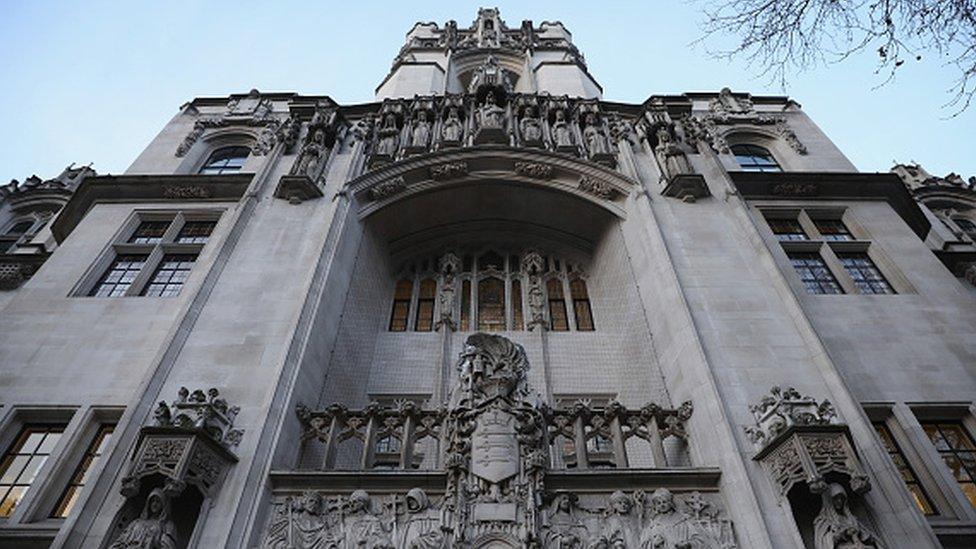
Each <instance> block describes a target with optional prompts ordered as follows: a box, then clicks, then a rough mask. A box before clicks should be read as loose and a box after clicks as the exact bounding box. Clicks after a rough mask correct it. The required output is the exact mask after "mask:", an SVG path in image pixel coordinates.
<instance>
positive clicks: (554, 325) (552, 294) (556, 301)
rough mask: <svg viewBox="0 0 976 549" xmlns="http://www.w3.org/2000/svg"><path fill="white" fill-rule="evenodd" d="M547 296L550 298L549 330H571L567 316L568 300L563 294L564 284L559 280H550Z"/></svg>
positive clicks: (547, 285) (547, 283) (547, 286)
mask: <svg viewBox="0 0 976 549" xmlns="http://www.w3.org/2000/svg"><path fill="white" fill-rule="evenodd" d="M546 294H547V295H548V297H549V329H550V330H552V331H554V332H565V331H568V330H569V318H568V317H567V315H566V298H565V296H564V294H563V283H562V281H561V280H559V279H558V278H550V279H549V281H548V282H546Z"/></svg>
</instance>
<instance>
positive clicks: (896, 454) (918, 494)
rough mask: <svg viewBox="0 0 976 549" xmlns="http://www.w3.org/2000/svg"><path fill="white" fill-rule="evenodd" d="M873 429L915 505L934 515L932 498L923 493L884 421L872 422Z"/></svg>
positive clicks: (923, 511)
mask: <svg viewBox="0 0 976 549" xmlns="http://www.w3.org/2000/svg"><path fill="white" fill-rule="evenodd" d="M874 429H875V430H876V431H877V432H878V436H879V437H880V438H881V444H882V445H884V447H885V450H887V452H888V455H889V456H891V461H893V462H894V463H895V467H897V468H898V472H899V473H900V474H901V479H902V480H903V481H905V486H906V487H907V488H908V491H909V493H911V494H912V498H913V499H914V500H915V505H916V506H918V508H919V510H920V511H922V513H924V514H926V515H934V514H936V513H935V508H934V507H932V500H930V499H929V496H928V494H926V493H925V488H923V487H922V484H921V483H920V482H919V481H918V476H916V475H915V471H914V470H913V469H912V467H911V465H909V464H908V460H906V459H905V454H904V453H902V451H901V448H900V447H899V446H898V443H897V442H895V437H893V436H892V435H891V431H890V430H889V429H888V426H887V425H885V424H884V422H878V423H875V424H874Z"/></svg>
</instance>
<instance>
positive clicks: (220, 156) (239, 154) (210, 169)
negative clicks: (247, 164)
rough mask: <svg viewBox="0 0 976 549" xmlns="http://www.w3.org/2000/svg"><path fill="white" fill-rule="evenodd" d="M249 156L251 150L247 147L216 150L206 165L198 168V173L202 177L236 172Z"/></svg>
mask: <svg viewBox="0 0 976 549" xmlns="http://www.w3.org/2000/svg"><path fill="white" fill-rule="evenodd" d="M250 154H251V149H249V148H247V147H223V148H221V149H217V150H216V151H214V152H213V153H212V154H211V155H210V158H209V159H208V160H207V163H206V164H204V165H203V167H202V168H200V173H201V174H203V175H219V174H224V173H235V172H238V171H240V169H241V166H243V165H244V161H245V160H247V157H248V156H250Z"/></svg>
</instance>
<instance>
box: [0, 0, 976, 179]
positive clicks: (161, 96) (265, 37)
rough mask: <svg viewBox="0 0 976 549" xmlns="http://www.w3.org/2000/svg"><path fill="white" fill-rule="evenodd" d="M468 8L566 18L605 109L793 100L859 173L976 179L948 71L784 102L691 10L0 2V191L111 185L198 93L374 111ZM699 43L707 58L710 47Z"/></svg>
mask: <svg viewBox="0 0 976 549" xmlns="http://www.w3.org/2000/svg"><path fill="white" fill-rule="evenodd" d="M479 5H487V6H497V7H498V8H499V9H500V10H501V14H502V18H503V19H504V20H505V21H506V22H507V24H508V26H509V27H510V28H514V27H518V26H519V25H520V23H521V21H522V20H525V19H530V20H532V21H534V22H535V24H536V25H538V24H539V23H540V22H542V21H547V20H549V21H554V20H559V21H562V22H563V24H564V25H565V26H566V28H567V29H569V30H570V32H572V33H573V41H574V43H575V44H576V45H577V47H579V48H580V50H581V51H582V52H583V54H584V55H585V57H586V60H587V64H588V67H589V70H590V73H591V74H592V75H594V77H595V78H596V79H597V81H598V82H599V83H600V84H601V85H602V86H603V89H604V99H606V100H609V101H620V102H633V103H640V102H642V101H644V100H645V99H647V97H649V96H650V95H654V94H676V93H682V92H688V91H717V90H720V89H721V88H723V87H726V86H728V87H730V88H732V89H733V90H735V91H749V92H751V93H753V94H755V95H760V94H773V95H780V94H788V95H790V96H791V97H792V98H794V99H795V100H796V101H798V102H799V103H800V104H801V105H802V106H803V108H804V110H805V111H806V113H807V114H808V115H809V116H810V117H811V118H812V119H813V121H814V122H815V123H817V124H818V125H819V126H820V128H821V129H822V130H823V131H824V132H825V133H826V134H827V136H828V137H829V138H831V139H832V140H833V141H834V142H835V143H836V144H837V145H838V146H839V147H840V149H841V150H842V151H843V152H844V153H845V154H846V155H847V156H848V157H849V158H850V159H851V160H852V161H853V162H854V164H855V165H856V166H857V168H858V169H859V170H861V171H866V172H872V171H888V169H889V168H890V167H891V166H892V164H893V162H894V161H899V162H909V161H914V162H919V163H921V164H922V165H923V166H924V167H925V168H926V169H928V170H929V171H930V172H932V173H934V174H937V175H943V174H946V173H948V172H956V173H960V174H962V175H964V176H965V177H969V176H971V175H976V155H974V154H973V153H974V149H973V144H974V142H976V106H974V107H973V108H971V109H970V110H968V111H966V112H964V113H963V114H961V115H959V116H957V117H955V118H951V117H950V115H951V114H952V113H953V111H951V110H949V109H947V108H944V107H943V105H944V104H945V103H946V101H947V100H948V99H949V96H948V95H947V94H946V91H945V90H946V88H948V87H949V85H950V84H951V82H952V79H953V77H954V73H953V71H952V70H951V69H950V68H947V67H944V66H940V65H939V64H938V63H937V62H931V61H928V59H924V60H923V62H921V63H907V64H906V65H905V66H904V67H903V68H902V69H901V70H900V71H899V72H900V74H899V76H898V78H897V79H896V80H895V81H894V82H891V83H889V84H887V85H883V86H880V87H879V84H881V83H882V82H883V81H884V75H877V74H875V70H874V69H875V67H874V59H873V57H872V56H871V54H870V53H868V54H865V55H861V56H858V57H855V58H853V59H850V60H848V61H846V62H844V63H842V64H835V65H830V66H827V67H822V68H817V69H815V70H812V71H809V72H806V73H803V74H799V75H796V76H795V77H793V78H792V79H791V82H790V84H789V87H788V88H787V89H785V90H784V89H782V88H780V87H779V85H778V84H771V83H770V82H768V80H767V79H765V78H763V77H757V76H756V75H755V73H754V71H752V70H751V69H750V68H749V67H748V66H747V65H746V63H745V61H739V62H731V63H730V62H727V61H720V60H716V59H714V58H712V57H711V56H709V54H708V48H712V49H720V48H721V47H722V46H723V45H725V46H727V45H728V44H723V43H722V42H721V41H720V39H716V40H712V41H707V42H705V45H700V44H695V43H694V42H695V41H696V39H697V38H699V36H700V34H701V30H700V24H701V22H702V20H703V16H702V14H701V11H700V10H701V6H702V2H700V1H695V0H685V1H654V2H648V1H644V2H640V1H626V2H625V1H613V0H603V1H601V2H593V1H589V2H577V1H574V0H562V1H558V2H557V1H541V0H537V1H533V2H526V1H524V0H523V1H520V2H515V1H512V2H507V1H498V0H494V1H493V2H492V3H491V4H479V3H478V2H468V1H457V0H455V1H451V2H431V1H424V0H411V1H409V2H379V1H369V0H360V1H359V2H343V3H333V2H324V1H318V2H311V1H307V2H294V1H286V0H280V1H276V2H251V1H238V2H225V1H218V0H208V1H206V2H203V1H200V2H192V1H187V0H168V1H166V2H148V1H137V0H128V1H117V2H105V1H97V0H92V1H87V2H75V1H70V0H63V1H57V2H55V1H53V0H35V1H26V0H24V1H20V2H15V1H12V0H0V36H3V37H4V40H3V41H2V42H0V77H2V82H3V84H2V86H0V109H2V112H3V114H4V116H3V118H4V122H5V131H4V132H3V134H2V136H0V182H6V181H9V180H10V179H13V178H16V179H19V180H23V179H24V178H26V177H28V176H30V175H31V174H37V175H39V176H41V177H44V178H47V177H54V176H55V175H57V174H58V173H60V171H61V169H62V168H64V167H65V166H67V165H68V164H70V163H72V162H75V163H78V164H88V163H91V164H92V165H93V167H94V168H95V169H96V170H97V171H98V172H99V173H102V174H105V173H120V172H122V171H124V170H125V169H126V168H127V167H128V166H129V164H130V163H131V162H132V161H133V160H135V158H136V156H138V154H139V153H140V152H141V151H142V150H143V148H145V147H146V145H148V144H149V142H150V141H151V140H152V139H153V137H154V136H155V135H156V134H157V133H158V132H159V131H160V130H161V129H162V128H163V126H164V125H165V124H166V123H167V122H168V121H169V120H170V119H171V118H172V117H173V116H174V115H176V114H177V112H178V109H179V107H180V105H182V104H183V103H185V102H187V101H189V100H190V99H192V98H194V97H199V96H226V95H228V94H230V93H245V92H247V91H248V90H250V89H252V88H257V89H259V90H261V91H264V92H272V91H291V92H298V93H303V94H309V95H317V94H325V95H329V96H330V97H332V98H333V99H334V100H336V101H337V102H339V103H340V104H352V103H362V102H369V101H371V100H372V99H373V94H374V91H375V87H376V86H377V85H378V84H379V83H380V82H381V81H382V79H383V77H384V76H386V73H387V71H388V70H389V68H390V64H391V62H392V60H393V58H394V56H396V54H397V52H398V51H399V49H400V47H401V46H402V45H403V41H404V36H405V34H406V32H407V31H408V30H410V28H411V27H412V26H413V24H414V23H415V22H417V21H434V22H437V23H438V24H440V25H443V23H444V22H446V21H448V20H451V19H454V20H456V21H458V24H459V26H464V27H466V26H468V25H469V24H470V23H471V22H472V21H473V20H474V19H475V16H476V14H477V8H478V7H479ZM706 46H707V47H706Z"/></svg>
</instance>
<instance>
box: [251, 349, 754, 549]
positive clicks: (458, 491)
mask: <svg viewBox="0 0 976 549" xmlns="http://www.w3.org/2000/svg"><path fill="white" fill-rule="evenodd" d="M455 368H456V370H457V380H456V383H455V385H454V387H453V389H452V390H451V391H450V394H449V396H447V398H446V399H445V402H444V403H443V405H442V406H440V407H438V408H434V409H423V408H420V407H418V406H415V405H407V404H401V405H399V406H397V407H383V406H379V405H370V406H368V407H366V408H364V409H362V410H350V409H347V408H345V407H342V406H330V407H328V408H326V409H325V410H321V411H312V410H309V409H308V408H305V407H300V408H299V410H298V416H299V420H300V421H301V422H302V424H303V426H304V436H303V439H304V440H305V442H306V443H310V442H314V441H318V442H322V443H324V444H325V446H326V449H325V451H324V452H323V455H324V459H323V461H322V468H321V470H319V471H308V470H303V471H278V472H272V478H271V484H272V486H273V490H274V492H273V493H274V495H273V501H272V505H271V513H270V516H269V519H268V522H267V525H266V527H265V530H264V533H263V535H262V538H261V540H260V546H261V547H264V548H269V549H270V548H286V547H287V548H318V547H341V548H354V547H371V548H377V549H379V548H445V547H456V548H479V547H511V548H516V547H518V548H522V547H537V548H543V547H545V548H548V547H560V548H584V547H585V548H591V547H607V548H610V547H673V548H677V547H689V546H694V547H702V548H732V547H736V542H735V534H734V531H733V527H732V523H731V522H730V521H729V520H728V519H727V518H725V515H724V512H723V506H722V503H721V496H720V494H719V493H718V491H717V484H718V477H719V473H718V471H717V470H715V469H710V468H694V467H690V466H685V467H674V466H670V465H669V464H668V463H666V462H665V461H663V460H664V456H663V451H662V449H661V448H660V445H661V438H662V434H663V435H674V434H678V435H680V436H682V437H684V436H686V435H685V430H684V422H685V421H686V420H688V419H689V418H690V416H691V414H692V407H691V404H690V403H686V404H684V405H682V406H681V407H679V408H678V409H664V408H661V407H659V406H657V405H654V404H653V403H650V404H647V405H645V406H643V407H641V408H640V409H637V410H630V409H627V408H626V407H624V406H622V405H620V404H619V403H615V402H611V403H610V404H608V405H607V406H606V407H605V408H603V409H600V410H594V409H592V408H591V407H588V406H587V405H585V404H582V403H580V404H579V405H577V406H574V407H572V408H570V409H563V410H552V409H550V408H549V407H548V406H547V405H545V404H543V402H542V399H541V397H540V396H539V395H538V394H537V393H535V391H533V390H532V389H531V387H530V386H529V384H528V381H527V379H528V377H527V374H528V371H529V362H528V359H527V357H526V353H525V350H524V349H523V348H522V346H521V345H518V344H516V343H514V342H512V341H510V340H509V339H507V338H505V337H503V336H499V335H492V334H485V333H475V334H473V335H471V336H469V337H468V338H467V340H466V341H465V347H464V351H463V352H462V353H461V354H460V358H459V359H458V361H457V363H456V365H455ZM429 438H433V439H435V440H436V451H437V453H438V455H439V458H438V459H437V467H436V468H433V469H429V470H416V469H414V468H413V467H412V464H413V463H414V460H413V456H415V453H414V451H413V446H414V445H415V444H417V443H419V442H421V441H424V440H426V439H429ZM353 439H355V440H358V441H359V442H360V443H361V444H360V445H361V447H362V448H363V450H362V459H361V461H360V463H361V467H360V468H359V469H358V470H342V471H339V470H334V469H332V468H331V467H332V465H333V459H332V457H333V456H334V454H335V453H336V451H337V446H338V445H340V444H341V443H342V442H343V441H346V440H353ZM597 439H599V440H597ZM639 440H643V441H644V442H645V443H646V444H647V445H649V446H644V447H642V450H641V451H642V452H646V453H649V454H658V456H659V457H656V458H654V459H655V466H654V468H651V469H632V468H630V467H629V466H628V460H627V457H626V456H627V450H629V449H633V448H634V447H635V445H634V444H629V445H628V441H630V442H634V443H636V442H638V441H639ZM567 447H572V448H575V452H574V451H569V450H567ZM655 448H657V450H656V451H655ZM380 449H381V450H382V452H379V451H378V450H380ZM567 451H569V452H570V453H575V454H576V455H578V456H580V459H579V460H578V461H576V462H574V464H573V465H574V466H573V467H572V468H563V469H559V470H556V468H555V464H556V461H554V460H553V454H554V453H560V452H567ZM600 452H606V453H607V454H608V456H607V459H606V460H605V461H602V462H601V463H602V465H600V466H596V461H595V460H594V459H592V458H593V456H595V455H599V454H600ZM383 453H385V454H391V456H386V457H384V456H383V455H381V454H383ZM390 457H392V458H395V459H388V458H390ZM658 459H660V460H662V461H657V460H658ZM587 464H589V466H587ZM689 544H691V545H689Z"/></svg>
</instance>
